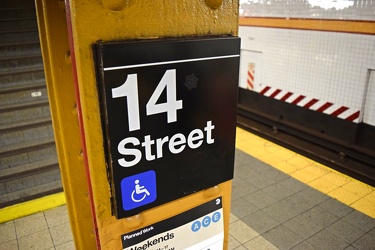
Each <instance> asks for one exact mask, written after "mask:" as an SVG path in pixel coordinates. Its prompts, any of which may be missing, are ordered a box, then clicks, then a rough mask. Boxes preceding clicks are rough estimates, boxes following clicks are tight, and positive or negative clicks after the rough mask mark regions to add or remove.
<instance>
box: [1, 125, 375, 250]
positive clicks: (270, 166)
mask: <svg viewBox="0 0 375 250" xmlns="http://www.w3.org/2000/svg"><path fill="white" fill-rule="evenodd" d="M236 139H237V141H236V148H237V149H236V158H235V177H234V179H233V182H232V203H231V218H230V231H229V247H228V249H230V250H232V249H236V250H246V249H256V250H257V249H295V250H297V249H304V250H308V249H327V250H333V249H347V250H350V249H375V188H374V187H371V186H369V185H366V184H364V183H362V182H359V181H357V180H355V179H353V178H351V177H348V176H346V175H343V174H341V173H339V172H336V171H335V170H332V169H330V168H328V167H325V166H323V165H321V164H319V163H317V162H314V161H312V160H310V159H308V158H306V157H303V156H301V155H299V154H297V153H295V152H292V151H290V150H288V149H285V148H283V147H281V146H278V145H276V144H274V143H272V142H269V141H267V140H264V139H262V138H260V137H258V136H256V135H254V134H251V133H249V132H247V131H245V130H243V129H240V128H237V138H236ZM32 204H33V203H32V202H31V203H30V204H29V205H28V206H29V207H30V208H31V207H32ZM56 204H58V205H59V206H57V205H56V207H54V208H52V209H49V210H45V211H42V212H39V213H35V214H32V215H29V216H26V217H22V218H17V219H13V220H10V221H7V222H4V223H2V224H0V250H12V249H21V250H23V249H38V250H39V249H56V250H70V249H74V242H73V237H72V234H71V231H70V226H69V219H68V215H67V211H66V206H65V205H61V203H58V202H57V203H56ZM52 207H53V205H52ZM23 209H25V208H23ZM26 209H27V208H26ZM4 214H5V212H4V211H0V215H1V216H3V215H4ZM8 214H9V210H8Z"/></svg>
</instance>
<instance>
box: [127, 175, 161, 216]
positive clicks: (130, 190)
mask: <svg viewBox="0 0 375 250" xmlns="http://www.w3.org/2000/svg"><path fill="white" fill-rule="evenodd" d="M121 193H122V207H123V208H124V210H126V211H129V210H132V209H134V208H137V207H141V206H144V205H146V204H149V203H152V202H154V201H155V200H156V197H157V191H156V173H155V171H153V170H150V171H147V172H143V173H140V174H136V175H132V176H128V177H126V178H124V179H122V181H121Z"/></svg>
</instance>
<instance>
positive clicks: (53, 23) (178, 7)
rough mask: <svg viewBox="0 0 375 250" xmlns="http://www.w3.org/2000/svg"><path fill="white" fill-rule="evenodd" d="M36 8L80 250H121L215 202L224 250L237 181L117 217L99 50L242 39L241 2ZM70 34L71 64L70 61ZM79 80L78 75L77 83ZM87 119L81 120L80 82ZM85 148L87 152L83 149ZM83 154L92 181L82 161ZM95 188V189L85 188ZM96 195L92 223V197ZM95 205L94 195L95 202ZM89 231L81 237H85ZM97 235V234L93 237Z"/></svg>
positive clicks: (123, 0)
mask: <svg viewBox="0 0 375 250" xmlns="http://www.w3.org/2000/svg"><path fill="white" fill-rule="evenodd" d="M65 1H66V12H67V26H66V24H64V23H63V21H62V18H63V17H62V16H63V14H64V13H63V12H64V8H63V6H62V5H63V2H62V1H61V0H60V1H59V0H53V1H50V0H37V3H38V14H39V17H38V18H39V23H40V24H39V26H40V27H41V29H43V32H41V38H42V47H43V58H44V60H45V64H46V65H47V66H46V72H47V81H48V87H49V95H50V99H51V102H52V112H53V121H54V127H55V131H56V138H57V146H58V151H59V160H60V164H61V166H62V175H63V182H64V188H65V191H66V193H67V198H68V199H67V203H68V207H69V213H70V216H71V223H72V227H73V233H74V238H75V241H76V246H77V249H95V237H94V235H93V232H97V236H98V240H99V246H98V248H101V249H122V246H121V237H120V236H121V235H122V234H124V233H127V232H130V231H132V230H134V229H136V228H140V227H145V226H147V225H150V224H153V223H156V222H159V221H161V220H164V219H166V218H168V217H171V216H174V215H176V214H179V213H182V212H184V211H187V210H189V209H191V208H194V207H196V206H198V205H200V204H202V203H204V202H207V201H209V200H212V199H213V198H216V197H219V196H221V197H222V199H223V211H224V230H225V232H224V233H225V249H226V248H227V244H228V230H229V213H230V195H231V181H228V182H225V183H222V184H220V185H218V186H216V187H213V188H210V189H207V190H205V191H201V192H197V193H195V194H193V195H189V196H187V197H185V198H182V199H178V200H176V201H173V202H169V203H167V204H165V205H162V206H159V207H156V208H152V209H150V210H147V211H145V212H143V213H141V214H138V215H136V216H133V217H130V218H125V219H120V220H117V219H116V218H115V217H114V216H112V214H111V204H110V195H111V194H110V187H109V182H108V179H107V172H106V163H105V155H104V148H103V145H104V142H103V131H102V127H101V120H100V109H99V96H98V91H97V84H96V75H95V65H94V60H93V58H94V55H93V51H92V45H93V44H94V43H95V42H97V41H99V40H102V41H113V40H124V39H134V38H161V37H182V36H199V35H206V36H207V35H227V34H232V35H237V32H238V0H205V1H204V0H179V1H176V0H154V1H149V0H65ZM67 28H68V30H69V32H68V34H70V36H69V39H70V47H71V50H72V51H71V53H70V55H71V60H72V62H73V64H72V66H73V72H72V71H71V70H70V69H69V67H71V64H70V60H69V56H68V44H67V41H68V34H67V32H66V29H67ZM75 72H76V75H75ZM74 76H76V79H75V83H76V86H77V93H78V100H79V102H78V103H77V105H78V113H79V114H80V119H81V126H82V127H81V129H82V130H81V137H82V138H83V143H82V144H81V143H79V140H78V137H79V134H80V133H79V129H78V124H79V122H78V120H77V117H76V116H74V115H73V114H74V107H75V100H74V98H73V96H74V94H73V92H74V89H73V84H72V81H73V78H74ZM81 145H83V147H81ZM81 149H83V158H84V159H85V160H86V164H87V168H88V171H89V173H90V175H89V176H90V178H91V180H90V178H86V176H85V174H84V171H83V163H82V161H81V158H80V157H79V156H78V155H79V152H80V150H81ZM87 182H88V183H89V188H87V187H86V186H85V185H86V183H87ZM90 190H92V193H91V195H92V197H91V198H92V203H93V209H92V216H93V219H92V220H90V212H89V211H90V204H89V201H88V197H87V195H86V194H87V193H88V192H90ZM89 197H90V195H89ZM81 228H82V229H81ZM89 229H93V230H91V231H90V230H89Z"/></svg>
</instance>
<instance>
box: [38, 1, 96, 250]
mask: <svg viewBox="0 0 375 250" xmlns="http://www.w3.org/2000/svg"><path fill="white" fill-rule="evenodd" d="M36 10H37V17H38V26H39V36H40V44H41V50H42V54H43V61H44V71H45V78H46V83H47V89H48V96H49V101H50V108H51V114H52V122H53V127H54V133H55V141H56V148H57V151H58V158H59V165H60V171H61V178H62V183H63V187H64V191H65V196H66V202H67V207H68V212H69V217H70V225H71V229H72V232H73V235H74V241H75V245H76V248H77V249H95V248H96V244H95V230H94V229H95V227H94V225H93V216H92V214H91V212H90V204H89V197H88V188H87V182H86V173H85V166H84V162H83V157H82V147H81V140H80V129H79V124H78V114H77V108H76V100H75V91H74V82H73V75H72V63H71V59H70V51H69V42H68V34H67V26H66V17H65V6H64V1H60V0H53V1H49V0H36Z"/></svg>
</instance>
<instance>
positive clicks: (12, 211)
mask: <svg viewBox="0 0 375 250" xmlns="http://www.w3.org/2000/svg"><path fill="white" fill-rule="evenodd" d="M64 204H66V201H65V195H64V193H63V192H61V193H57V194H52V195H48V196H44V197H42V198H38V199H35V200H31V201H26V202H23V203H19V204H15V205H12V206H9V207H5V208H1V209H0V223H4V222H7V221H11V220H15V219H18V218H21V217H25V216H28V215H32V214H35V213H39V212H42V211H45V210H48V209H52V208H55V207H58V206H61V205H64Z"/></svg>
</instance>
